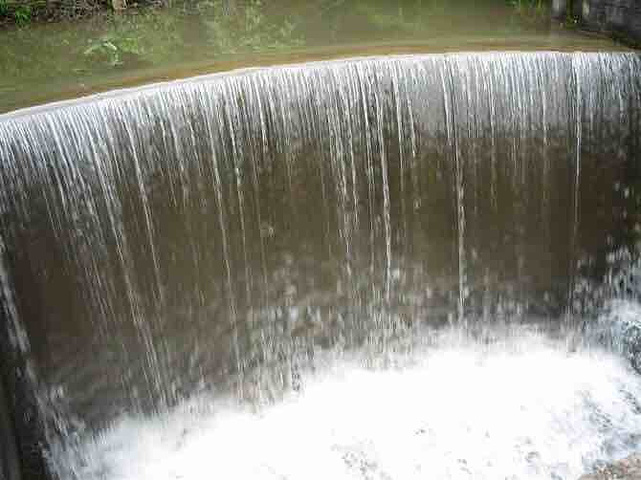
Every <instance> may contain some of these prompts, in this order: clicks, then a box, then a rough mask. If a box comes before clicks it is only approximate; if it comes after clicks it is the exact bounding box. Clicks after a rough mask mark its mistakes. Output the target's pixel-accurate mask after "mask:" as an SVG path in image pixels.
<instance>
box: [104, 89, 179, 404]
mask: <svg viewBox="0 0 641 480" xmlns="http://www.w3.org/2000/svg"><path fill="white" fill-rule="evenodd" d="M125 105H126V104H125ZM123 107H124V105H123V104H117V105H114V110H115V111H116V112H117V114H118V115H119V117H120V118H121V119H122V127H123V130H124V133H125V135H126V147H128V148H129V151H130V152H131V158H132V160H133V167H134V174H135V179H134V180H135V182H136V186H137V189H138V193H139V195H140V197H139V198H140V200H141V202H142V207H143V215H144V217H145V218H144V228H145V232H146V235H147V241H148V245H149V252H150V254H151V259H152V263H153V272H154V279H155V283H156V288H155V289H154V290H155V291H154V297H155V298H154V310H155V312H154V313H155V315H156V316H157V315H158V312H159V311H160V310H161V308H162V307H160V306H161V305H163V304H164V303H165V302H164V291H163V286H162V281H161V275H160V265H159V261H158V253H157V251H156V242H155V238H154V227H153V219H152V210H151V206H150V205H149V197H148V194H147V187H146V178H145V176H144V174H143V170H142V162H141V160H140V158H139V150H138V147H139V146H140V142H137V141H136V137H135V133H134V132H135V131H137V130H138V128H139V127H142V126H143V125H139V124H138V123H139V122H140V123H143V122H144V116H143V114H142V112H141V111H140V110H141V108H140V107H141V105H140V101H137V102H131V104H130V105H129V108H131V109H132V110H131V111H130V110H129V109H125V108H123ZM132 117H133V119H134V121H133V122H131V121H130V119H131V118H132ZM143 141H144V140H143ZM121 146H122V145H121ZM141 321H142V323H144V324H145V330H147V333H146V334H145V335H144V336H145V340H146V343H147V352H146V353H147V357H148V361H149V368H151V371H152V374H153V385H154V388H155V390H156V395H157V396H158V400H159V404H160V406H161V407H162V408H164V407H166V406H167V405H168V402H167V397H166V391H165V388H164V387H165V385H166V383H164V382H163V381H162V377H164V375H165V372H164V369H163V368H161V364H160V359H159V358H158V351H157V348H156V345H155V343H154V341H153V339H152V337H151V332H150V328H149V326H148V319H141Z"/></svg>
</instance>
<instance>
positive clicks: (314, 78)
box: [299, 69, 334, 260]
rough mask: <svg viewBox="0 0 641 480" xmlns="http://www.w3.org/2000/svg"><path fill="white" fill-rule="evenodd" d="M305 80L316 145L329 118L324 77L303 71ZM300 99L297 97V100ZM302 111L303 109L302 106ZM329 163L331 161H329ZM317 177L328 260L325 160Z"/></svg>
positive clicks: (326, 129) (330, 254)
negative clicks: (311, 108)
mask: <svg viewBox="0 0 641 480" xmlns="http://www.w3.org/2000/svg"><path fill="white" fill-rule="evenodd" d="M303 75H304V78H305V82H304V86H305V88H306V91H305V97H304V98H310V99H311V103H312V105H313V106H314V111H315V112H316V113H314V112H310V118H311V119H313V122H310V125H311V126H313V127H312V129H311V130H312V131H310V132H309V135H310V137H311V138H313V139H314V140H315V143H316V145H322V144H323V139H324V138H326V137H325V135H326V134H329V128H330V126H329V124H328V122H329V119H328V118H327V116H326V114H325V113H326V112H325V110H324V105H323V101H322V100H323V99H322V94H321V88H320V85H322V84H323V82H325V79H324V78H323V77H322V72H321V71H320V70H316V69H314V70H312V71H310V72H309V74H306V73H305V72H304V73H303ZM300 100H301V99H300V98H299V101H300ZM301 108H303V111H305V108H304V107H301ZM330 163H331V162H330ZM318 177H319V179H320V184H321V196H322V199H323V216H324V219H325V241H326V243H327V253H328V257H329V259H330V260H332V259H333V258H334V252H333V248H332V226H331V217H330V210H331V209H330V205H329V201H330V197H329V189H330V185H328V180H329V179H328V178H327V172H326V171H325V162H318ZM329 177H330V178H331V164H330V175H329Z"/></svg>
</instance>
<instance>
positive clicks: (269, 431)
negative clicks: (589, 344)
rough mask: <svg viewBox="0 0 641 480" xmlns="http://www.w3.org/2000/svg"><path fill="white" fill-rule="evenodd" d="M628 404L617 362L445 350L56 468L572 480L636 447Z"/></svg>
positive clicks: (130, 478)
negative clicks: (599, 462)
mask: <svg viewBox="0 0 641 480" xmlns="http://www.w3.org/2000/svg"><path fill="white" fill-rule="evenodd" d="M635 399H641V380H640V378H639V377H638V376H637V375H636V374H635V373H634V371H633V370H632V369H631V368H630V367H629V366H628V365H627V364H626V363H625V361H623V360H622V359H621V358H620V357H618V356H615V355H613V354H608V353H606V352H602V351H595V350H580V351H576V352H569V351H568V349H567V348H566V346H565V344H564V343H562V342H553V341H550V340H546V339H545V338H543V337H541V336H532V335H527V336H521V337H519V338H512V339H511V340H508V341H502V342H494V343H492V344H490V345H484V344H480V343H476V342H472V341H462V342H460V341H456V342H452V341H450V342H445V343H442V344H441V346H439V347H436V348H433V349H431V350H428V351H423V352H422V353H421V354H414V355H413V358H412V362H411V363H406V364H405V366H404V367H397V368H380V369H366V368H364V367H360V366H359V365H358V362H346V361H341V362H336V363H335V364H334V365H332V366H331V367H328V368H327V369H325V370H324V371H323V373H322V374H316V375H315V376H313V377H310V378H306V379H305V380H304V388H303V389H302V391H301V392H300V393H296V394H291V395H290V396H288V397H286V398H285V399H284V400H283V401H281V402H279V403H277V404H275V405H271V406H268V407H265V408H262V409H261V410H260V411H258V412H256V411H250V410H248V409H241V408H231V407H225V406H224V405H223V404H221V403H220V401H216V400H213V399H211V398H208V397H205V396H203V397H200V398H197V399H193V400H192V401H190V402H188V403H185V404H184V405H181V406H180V407H179V408H177V409H176V410H175V411H174V412H172V413H171V414H169V415H165V416H163V417H162V418H153V419H142V418H123V419H121V421H119V422H118V423H117V424H115V425H114V426H113V427H112V428H111V429H109V430H107V431H105V432H103V433H102V434H101V435H100V436H98V437H95V438H92V439H90V440H88V441H86V442H84V443H83V444H81V445H80V446H78V447H77V448H73V449H69V450H67V451H66V452H61V453H59V454H58V455H59V457H58V458H57V462H58V466H59V467H64V468H63V469H64V470H66V472H67V475H71V474H72V473H73V474H74V475H76V476H77V477H78V478H83V479H85V478H86V479H97V478H104V479H109V480H147V479H149V480H151V479H153V480H165V479H185V480H196V479H226V480H227V479H283V478H287V479H291V480H295V479H305V480H312V479H319V480H320V479H323V480H325V479H337V480H338V479H361V478H362V479H399V480H400V479H402V480H405V479H408V480H409V479H419V478H420V479H425V478H430V479H467V478H474V479H492V480H495V479H539V478H541V479H550V478H559V479H560V478H563V479H574V478H577V477H578V476H579V475H580V474H581V473H583V472H584V471H586V470H587V469H589V468H590V467H591V466H592V465H594V464H595V462H598V461H605V460H611V459H613V458H618V457H623V456H625V455H627V454H629V453H630V452H632V451H634V450H635V449H636V448H638V446H639V443H640V442H639V438H641V437H640V435H641V411H639V408H638V406H637V404H636V400H635ZM61 471H62V470H61ZM71 476H73V475H71Z"/></svg>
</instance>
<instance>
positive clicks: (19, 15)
mask: <svg viewBox="0 0 641 480" xmlns="http://www.w3.org/2000/svg"><path fill="white" fill-rule="evenodd" d="M31 16H32V12H31V6H30V5H18V6H17V7H16V9H15V10H14V12H13V18H14V20H15V22H16V24H17V25H18V26H24V25H26V24H28V23H29V22H31Z"/></svg>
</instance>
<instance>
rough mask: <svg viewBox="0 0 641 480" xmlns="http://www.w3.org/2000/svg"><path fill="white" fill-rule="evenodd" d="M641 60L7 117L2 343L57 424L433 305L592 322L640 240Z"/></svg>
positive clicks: (77, 427)
mask: <svg viewBox="0 0 641 480" xmlns="http://www.w3.org/2000/svg"><path fill="white" fill-rule="evenodd" d="M639 72H641V57H640V56H639V55H637V54H633V53H572V54H570V53H553V52H537V53H519V52H515V53H470V54H464V53H461V54H447V55H416V56H398V57H381V58H363V59H351V60H344V61H330V62H319V63H312V64H304V65H294V66H282V67H274V68H264V69H250V70H246V71H241V72H232V73H227V74H217V75H211V76H204V77H197V78H193V79H189V80H184V81H177V82H171V83H165V84H159V85H153V86H149V87H143V88H139V89H132V90H126V91H121V92H113V93H108V94H103V95H98V96H95V97H89V98H87V99H79V100H75V101H70V102H64V103H61V104H52V105H48V106H44V107H36V108H32V109H27V110H22V111H17V112H14V113H10V114H6V115H2V116H0V240H1V242H2V245H3V246H4V249H3V258H2V261H3V262H4V265H5V268H4V269H2V270H0V273H1V275H0V276H1V277H2V278H0V280H2V282H0V287H2V291H3V292H5V293H4V295H3V297H2V298H3V299H5V303H6V305H5V309H4V310H5V312H6V316H7V318H8V322H7V323H8V325H9V326H8V327H7V328H8V330H7V332H5V336H7V338H9V332H11V335H14V336H15V334H16V332H21V335H22V337H19V338H22V340H20V341H19V338H18V337H16V338H14V340H15V341H13V342H9V341H8V340H7V341H6V342H5V343H6V344H7V345H3V349H4V348H5V347H6V349H8V350H11V351H12V352H14V353H12V355H17V356H18V357H22V358H23V360H24V362H23V363H24V365H28V369H29V371H32V372H33V375H32V377H33V378H26V377H25V380H24V382H25V384H28V389H30V390H31V391H33V392H34V395H35V396H36V397H37V399H38V405H39V407H38V409H39V413H38V415H40V417H41V418H42V423H43V424H44V427H43V430H44V432H45V434H44V435H45V438H46V442H49V443H51V444H53V443H55V442H57V441H58V440H59V439H60V438H62V439H63V440H64V439H71V438H75V436H77V435H81V434H84V433H86V432H92V431H100V430H101V429H102V428H105V427H106V426H108V425H110V424H111V422H113V421H115V420H116V419H118V418H121V417H122V416H123V415H153V414H160V413H163V412H167V411H168V410H170V409H172V408H174V407H175V406H176V405H179V404H181V402H183V401H185V400H188V399H190V398H192V396H193V395H194V394H195V393H197V392H200V391H210V390H212V389H213V390H214V391H216V392H227V393H229V392H232V393H233V394H235V395H237V396H240V397H241V398H250V397H252V396H256V395H258V396H259V397H260V396H261V395H266V396H267V397H270V398H271V397H272V396H274V395H277V393H274V392H280V391H283V390H291V389H295V388H297V387H296V378H297V375H298V373H297V372H298V371H299V370H300V369H302V368H306V366H309V365H313V364H314V362H315V359H317V358H319V357H320V356H321V355H322V354H323V352H326V351H342V352H347V351H353V350H358V349H361V348H364V347H363V346H367V348H368V349H373V350H375V351H379V352H383V353H384V352H385V351H387V349H388V346H389V345H391V344H393V342H394V341H395V339H397V338H398V337H399V336H400V335H402V334H403V332H405V333H407V332H412V331H415V330H417V329H418V328H420V327H421V326H425V325H427V326H437V325H444V324H445V325H447V324H449V325H450V326H453V325H456V326H460V327H464V328H466V329H474V328H479V327H480V326H489V325H492V324H497V323H516V324H520V323H524V322H525V323H526V322H530V321H532V319H537V320H544V321H545V322H548V323H550V324H551V325H552V327H553V328H556V327H555V326H561V325H564V326H565V327H567V328H570V329H574V330H576V331H578V329H580V325H579V324H580V319H582V318H584V317H585V316H586V315H589V314H590V313H591V312H593V310H591V309H594V308H596V307H598V306H599V305H600V302H602V301H603V300H604V298H606V297H607V296H608V295H610V293H608V292H610V290H611V289H610V290H608V288H606V287H608V285H610V284H607V285H604V283H603V282H604V279H606V277H607V276H608V275H609V274H611V271H612V268H614V267H613V264H612V262H613V260H612V259H613V258H615V257H617V255H619V254H620V252H622V251H624V250H625V251H629V252H632V255H634V252H636V250H635V246H636V244H635V241H636V240H635V238H636V237H635V235H636V233H635V232H636V231H637V229H638V226H639V224H638V223H637V221H636V218H637V215H638V211H637V210H635V208H638V206H637V205H636V204H635V198H636V197H635V195H638V194H639V191H638V189H639V187H640V186H641V184H639V178H640V177H639V173H641V172H639V160H640V158H639V155H641V145H640V144H639V143H640V141H641V140H640V139H641V75H639ZM617 258H618V257H617ZM606 283H607V282H606ZM8 299H11V300H10V301H9V300H8ZM4 355H5V354H4V353H3V356H4ZM276 366H277V368H276ZM21 368H25V369H27V367H26V366H25V367H21ZM275 371H276V372H278V373H277V374H276V373H274V372H275ZM252 385H259V386H258V387H252ZM256 391H258V393H256ZM265 392H267V393H265ZM221 394H222V393H221ZM261 398H262V397H261ZM70 441H71V440H70ZM96 478H97V477H96ZM381 478H382V477H381Z"/></svg>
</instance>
